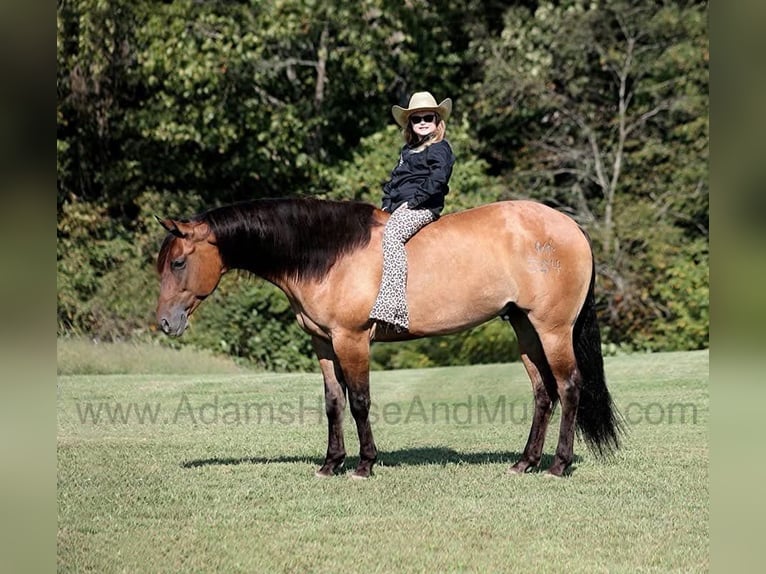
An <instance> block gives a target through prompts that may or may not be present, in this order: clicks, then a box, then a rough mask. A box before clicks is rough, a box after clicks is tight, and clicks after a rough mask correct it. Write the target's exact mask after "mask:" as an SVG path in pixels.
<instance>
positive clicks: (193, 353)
mask: <svg viewBox="0 0 766 574" xmlns="http://www.w3.org/2000/svg"><path fill="white" fill-rule="evenodd" d="M56 359H57V370H58V374H59V375H114V374H120V375H138V374H154V375H158V374H183V373H190V374H195V375H198V374H204V373H237V372H242V369H241V368H240V367H238V366H237V365H236V364H235V363H234V362H233V361H232V360H231V359H230V358H228V357H223V356H217V355H214V354H213V353H211V352H209V351H205V350H198V349H191V348H189V347H182V348H180V349H170V348H168V347H163V346H161V345H159V344H152V343H129V342H114V343H103V342H94V341H90V340H88V339H81V338H59V339H58V341H57V342H56Z"/></svg>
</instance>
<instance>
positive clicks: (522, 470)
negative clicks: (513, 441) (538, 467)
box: [506, 462, 535, 476]
mask: <svg viewBox="0 0 766 574" xmlns="http://www.w3.org/2000/svg"><path fill="white" fill-rule="evenodd" d="M519 465H521V466H519ZM534 468H535V465H533V464H529V463H526V466H525V464H523V463H522V462H517V463H516V464H514V465H513V466H512V467H510V468H509V469H508V470H507V471H506V472H507V474H511V475H514V476H515V475H518V474H527V473H528V472H531V471H532V469H534Z"/></svg>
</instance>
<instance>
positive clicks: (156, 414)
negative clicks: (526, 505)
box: [72, 394, 698, 426]
mask: <svg viewBox="0 0 766 574" xmlns="http://www.w3.org/2000/svg"><path fill="white" fill-rule="evenodd" d="M617 406H618V408H619V410H620V412H621V413H622V416H623V418H624V419H625V421H626V422H627V423H628V425H631V426H633V425H662V424H671V425H672V424H692V425H695V424H698V407H697V405H696V404H694V403H693V402H671V403H667V404H665V403H661V402H648V403H641V402H636V401H633V402H630V403H626V404H619V403H618V405H617ZM72 408H73V409H74V411H75V415H76V417H77V418H76V420H77V421H79V423H80V424H83V425H135V424H139V425H157V424H173V425H179V424H180V425H184V424H191V425H210V424H231V425H247V424H268V425H304V424H322V423H323V422H324V417H325V408H324V400H323V398H322V397H321V396H318V395H317V396H306V397H304V396H301V397H299V398H298V399H297V400H291V401H235V400H231V399H230V398H227V397H226V396H220V395H214V396H212V397H209V398H206V399H204V400H201V399H194V398H191V397H189V396H188V395H186V394H181V395H180V396H179V397H178V400H177V402H174V403H168V402H121V401H115V400H111V401H106V400H87V399H85V400H77V401H74V403H73V405H72ZM533 413H534V406H533V405H532V404H531V403H529V402H526V401H520V400H518V399H510V398H509V397H506V396H504V395H500V396H492V397H489V396H484V395H467V396H466V397H465V399H464V400H450V401H430V400H423V399H421V397H420V396H419V395H415V396H413V397H412V398H410V399H408V400H406V401H399V402H383V403H379V402H375V401H374V400H373V402H372V404H371V406H370V422H371V423H372V424H386V425H400V424H454V425H463V426H468V425H483V424H528V423H529V422H530V421H531V418H532V415H533Z"/></svg>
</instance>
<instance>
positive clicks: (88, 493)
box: [58, 351, 709, 572]
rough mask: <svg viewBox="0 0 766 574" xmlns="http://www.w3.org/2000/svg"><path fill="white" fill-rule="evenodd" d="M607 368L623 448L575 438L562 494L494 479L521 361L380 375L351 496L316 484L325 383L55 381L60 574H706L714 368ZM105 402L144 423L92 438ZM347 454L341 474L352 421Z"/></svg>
mask: <svg viewBox="0 0 766 574" xmlns="http://www.w3.org/2000/svg"><path fill="white" fill-rule="evenodd" d="M606 367H607V376H608V378H609V381H610V388H611V390H612V394H613V395H614V398H615V400H616V402H617V404H618V405H619V406H620V408H621V409H622V410H623V411H624V413H625V414H626V416H628V418H629V419H630V422H631V423H632V424H630V434H629V436H628V438H627V439H626V441H625V444H624V447H623V448H622V449H621V450H620V451H619V453H618V454H617V455H616V457H614V458H613V459H611V460H606V461H605V460H600V459H597V458H595V457H594V456H593V455H592V454H591V453H590V452H588V451H587V450H586V448H585V446H584V445H583V444H582V443H581V442H579V441H578V442H577V443H576V447H575V448H576V455H577V458H576V462H575V469H574V472H573V473H572V474H571V476H569V477H567V478H564V479H560V480H556V479H550V478H546V477H545V476H544V475H543V474H542V473H532V474H528V475H525V476H508V475H506V474H505V470H506V468H507V467H508V465H509V464H511V463H512V462H513V461H514V460H515V458H516V456H517V453H518V452H519V451H520V450H521V449H522V448H523V446H524V442H525V440H526V435H527V433H528V430H529V421H528V416H526V417H525V411H524V405H529V404H530V403H531V392H530V390H529V382H528V379H527V377H526V374H525V373H524V372H523V369H522V368H521V366H520V365H518V364H510V365H485V366H476V367H452V368H439V369H427V370H413V371H396V372H374V373H373V374H372V393H373V400H374V402H375V408H376V411H375V412H376V419H377V420H376V421H375V422H374V424H373V430H374V432H375V438H376V442H377V445H378V448H379V449H380V451H381V455H380V464H379V465H378V466H377V467H376V472H375V476H374V477H373V478H371V479H370V480H367V481H362V482H359V481H352V480H349V479H348V478H347V475H339V476H336V477H334V478H330V479H325V480H320V479H316V478H314V476H313V473H314V470H315V469H316V468H317V466H318V465H319V463H320V460H321V458H322V455H323V454H324V449H325V446H326V443H325V440H326V424H325V422H324V418H323V413H322V412H321V403H320V398H321V379H320V376H319V375H315V374H311V375H295V374H292V375H290V374H285V375H274V374H248V373H240V374H225V375H223V374H220V375H210V374H206V375H124V376H92V375H87V376H59V378H58V393H59V394H58V396H59V398H58V567H59V570H61V571H94V572H115V571H142V572H176V571H179V570H184V571H224V572H237V571H239V572H256V571H264V572H265V571H275V572H331V571H341V570H351V571H372V572H396V571H402V572H439V571H444V572H469V571H470V572H502V571H506V572H507V571H517V570H522V569H523V570H528V571H533V572H561V571H564V570H566V571H571V572H607V571H609V572H668V571H677V572H690V571H693V572H696V571H706V570H708V569H709V553H708V545H709V525H708V517H709V511H708V499H709V487H708V460H709V454H708V438H707V421H708V404H709V401H708V390H709V389H708V353H707V352H706V351H701V352H691V353H672V354H656V355H634V356H626V357H612V358H609V359H607V361H606ZM501 399H502V400H504V401H505V406H506V408H505V411H504V412H505V419H504V420H503V418H502V416H503V415H502V413H500V412H499V411H498V413H497V415H496V417H495V420H494V421H489V420H488V418H489V416H488V415H492V414H493V413H494V409H495V407H496V406H497V404H498V402H497V401H499V400H501ZM216 401H217V403H216ZM481 401H484V407H488V408H489V410H486V408H485V410H484V411H482V410H481V408H480V404H481ZM469 402H470V403H471V404H470V408H469V405H468V404H467V403H469ZM100 403H104V405H108V406H110V407H112V408H113V407H114V405H116V404H121V405H122V406H123V408H125V407H127V405H131V404H133V403H135V404H137V405H139V407H140V408H139V411H141V409H142V408H143V405H145V404H146V405H149V407H150V410H152V413H153V414H154V415H155V416H156V420H155V422H154V423H151V422H149V421H148V420H147V418H146V417H145V420H144V422H143V424H142V423H140V422H138V420H137V417H136V416H135V411H133V410H131V411H130V413H129V415H130V416H128V417H127V422H122V421H121V420H115V422H108V421H104V420H102V421H101V422H100V423H98V424H94V423H93V421H92V418H90V419H89V418H88V417H90V416H91V415H92V414H93V413H94V412H96V411H97V406H98V404H100ZM88 404H90V406H91V409H96V411H93V410H91V411H90V414H89V413H88V412H86V407H87V405H88ZM256 404H257V405H259V406H260V407H261V408H260V411H258V410H257V408H256V406H254V405H256ZM433 404H437V407H436V409H435V411H432V405H433ZM157 405H159V408H158V407H157ZM216 405H217V406H216ZM247 405H250V408H249V411H248V410H247ZM269 405H272V406H273V407H274V412H273V416H269V411H268V408H267V407H268V406H269ZM460 405H462V406H460ZM682 405H685V407H682ZM78 406H79V410H78ZM420 406H422V407H423V409H422V410H421V409H420V408H419V407H420ZM511 406H513V411H511ZM103 408H104V407H103V406H102V411H101V414H102V417H103V416H104V410H103ZM131 408H132V407H131ZM157 408H158V410H154V409H157ZM397 409H398V411H397ZM447 409H448V410H449V413H448V414H449V421H448V420H446V417H445V414H446V413H445V410H447ZM246 412H247V414H249V419H248V420H245V419H246V417H245V414H246ZM259 412H260V416H261V418H260V420H258V414H259ZM397 412H398V414H397ZM408 412H409V414H410V417H409V420H405V418H406V416H407V413H408ZM469 413H470V415H471V416H470V419H471V420H470V421H468V418H469ZM479 413H481V415H482V418H481V420H479ZM433 414H435V415H436V416H435V417H433V416H432V415H433ZM528 414H529V411H527V415H528ZM682 414H683V416H684V419H683V420H682V418H681V415H682ZM86 415H87V416H86ZM123 415H124V413H123ZM455 415H457V420H456V419H455ZM113 416H114V413H113ZM83 418H85V419H86V420H85V421H83ZM552 424H553V425H554V426H552V427H551V429H550V430H549V434H548V442H547V445H546V452H547V453H548V458H547V459H546V460H545V461H544V462H548V461H549V460H550V453H551V451H552V450H553V448H554V447H555V435H556V431H557V428H558V420H557V419H555V420H554V421H553V423H552ZM346 446H347V449H348V451H349V454H350V455H352V456H350V457H349V460H348V461H347V465H348V466H350V467H352V468H353V465H354V463H355V462H356V460H357V457H356V452H357V449H358V443H357V440H356V433H355V430H354V425H353V421H352V419H351V417H350V415H349V416H347V421H346Z"/></svg>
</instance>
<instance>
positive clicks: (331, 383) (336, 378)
mask: <svg viewBox="0 0 766 574" xmlns="http://www.w3.org/2000/svg"><path fill="white" fill-rule="evenodd" d="M312 343H313V345H314V351H315V352H316V355H317V357H318V358H319V368H320V369H321V370H322V377H323V378H324V402H325V412H326V413H327V455H326V456H325V461H324V464H323V465H322V467H321V468H320V469H319V470H318V471H317V472H316V475H317V476H319V477H326V476H332V475H333V474H334V473H335V471H337V470H338V469H340V468H341V467H342V466H343V461H344V460H345V458H346V447H345V445H344V443H343V411H344V409H345V408H346V385H345V383H344V381H343V374H342V373H341V371H340V369H339V368H338V363H337V360H336V358H335V353H334V352H333V350H332V345H331V344H330V343H329V342H328V341H324V340H322V339H319V338H317V337H313V338H312Z"/></svg>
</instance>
